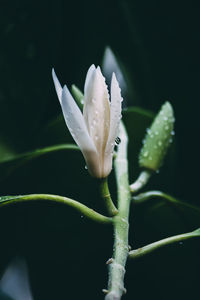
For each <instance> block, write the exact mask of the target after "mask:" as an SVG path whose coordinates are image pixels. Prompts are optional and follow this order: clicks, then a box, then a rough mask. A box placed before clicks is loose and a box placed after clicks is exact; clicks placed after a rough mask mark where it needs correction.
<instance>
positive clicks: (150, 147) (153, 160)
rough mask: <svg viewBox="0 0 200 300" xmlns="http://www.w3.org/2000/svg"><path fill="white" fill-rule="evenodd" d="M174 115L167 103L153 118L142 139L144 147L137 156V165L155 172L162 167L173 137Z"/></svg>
mask: <svg viewBox="0 0 200 300" xmlns="http://www.w3.org/2000/svg"><path fill="white" fill-rule="evenodd" d="M174 121H175V119H174V113H173V108H172V106H171V104H170V103H169V102H165V104H163V106H162V107H161V110H160V111H159V113H158V114H157V116H156V117H155V119H154V121H153V123H152V125H151V127H150V128H148V129H147V133H146V136H145V139H144V145H143V147H142V149H141V151H140V154H139V165H140V167H142V168H147V169H150V170H153V171H157V170H158V169H159V168H160V166H161V165H162V162H163V159H164V157H165V155H166V152H167V149H168V147H169V145H170V144H171V143H172V136H173V135H174V131H173V128H174Z"/></svg>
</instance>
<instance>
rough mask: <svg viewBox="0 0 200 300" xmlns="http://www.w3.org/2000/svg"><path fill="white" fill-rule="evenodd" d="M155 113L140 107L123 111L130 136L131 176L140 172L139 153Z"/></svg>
mask: <svg viewBox="0 0 200 300" xmlns="http://www.w3.org/2000/svg"><path fill="white" fill-rule="evenodd" d="M153 117H154V114H153V113H152V112H150V111H148V110H144V109H141V108H139V107H129V108H128V109H126V110H124V111H123V118H122V120H123V122H124V124H125V126H126V129H127V132H128V137H129V144H128V145H129V147H128V154H129V169H130V177H131V178H133V177H136V176H137V174H138V173H139V166H138V154H139V151H140V149H141V146H142V140H143V139H144V136H145V132H146V128H147V127H149V125H150V124H151V122H152V120H153Z"/></svg>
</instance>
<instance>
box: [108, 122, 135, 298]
mask: <svg viewBox="0 0 200 300" xmlns="http://www.w3.org/2000/svg"><path fill="white" fill-rule="evenodd" d="M119 136H120V139H121V143H120V145H119V146H118V152H117V157H116V159H115V171H116V181H117V189H118V214H117V216H115V217H114V218H113V219H114V224H113V225H114V250H113V257H112V258H111V259H110V260H109V261H108V263H109V280H108V290H107V295H106V297H105V300H119V299H121V296H122V295H123V293H124V292H125V288H124V275H125V264H126V260H127V256H128V230H129V222H128V218H129V207H130V201H131V194H130V188H129V181H128V161H127V144H128V137H127V134H126V130H125V128H124V126H123V124H122V123H121V124H120V135H119Z"/></svg>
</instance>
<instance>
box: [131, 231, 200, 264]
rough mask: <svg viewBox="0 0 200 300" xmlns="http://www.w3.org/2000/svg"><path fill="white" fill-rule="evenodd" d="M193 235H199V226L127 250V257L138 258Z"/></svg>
mask: <svg viewBox="0 0 200 300" xmlns="http://www.w3.org/2000/svg"><path fill="white" fill-rule="evenodd" d="M193 237H200V228H199V229H197V230H194V231H192V232H188V233H183V234H179V235H175V236H171V237H168V238H166V239H163V240H160V241H157V242H154V243H151V244H149V245H146V246H144V247H142V248H139V249H136V250H132V251H130V252H129V258H133V259H135V258H139V257H142V256H144V255H146V254H148V253H151V252H153V251H155V250H157V249H159V248H161V247H163V246H166V245H169V244H173V243H177V242H182V241H184V240H187V239H190V238H193Z"/></svg>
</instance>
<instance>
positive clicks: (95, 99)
mask: <svg viewBox="0 0 200 300" xmlns="http://www.w3.org/2000/svg"><path fill="white" fill-rule="evenodd" d="M87 78H89V79H88V83H87V84H86V89H85V95H84V107H83V116H84V119H85V123H86V125H87V128H88V132H89V134H90V136H91V138H92V140H93V142H94V144H95V146H96V149H97V151H98V153H99V157H100V164H101V168H102V172H103V161H104V152H105V147H106V143H107V139H108V135H109V127H110V101H109V94H108V90H107V86H106V83H105V78H104V77H103V75H102V73H101V70H100V68H99V67H97V69H95V70H94V71H91V72H90V77H89V76H88V77H87Z"/></svg>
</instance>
